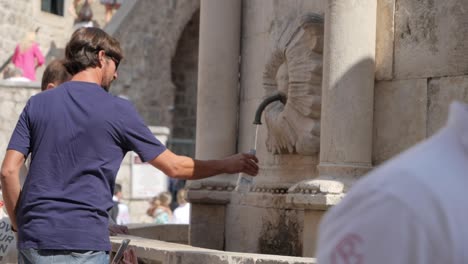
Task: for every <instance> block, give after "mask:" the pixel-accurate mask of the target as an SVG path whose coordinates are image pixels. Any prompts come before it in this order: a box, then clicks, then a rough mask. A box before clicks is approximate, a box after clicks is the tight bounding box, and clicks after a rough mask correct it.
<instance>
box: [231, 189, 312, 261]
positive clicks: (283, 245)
mask: <svg viewBox="0 0 468 264" xmlns="http://www.w3.org/2000/svg"><path fill="white" fill-rule="evenodd" d="M255 196H256V197H257V198H260V196H259V195H255ZM265 197H270V199H272V198H271V197H272V196H271V195H265ZM226 216H227V217H226V226H229V229H227V230H226V250H228V251H240V252H252V253H253V252H258V253H262V254H275V255H287V256H301V255H302V233H303V232H302V230H303V212H302V211H301V210H291V209H278V208H274V207H260V206H242V205H241V206H228V207H227V215H226Z"/></svg>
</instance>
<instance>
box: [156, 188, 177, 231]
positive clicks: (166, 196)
mask: <svg viewBox="0 0 468 264" xmlns="http://www.w3.org/2000/svg"><path fill="white" fill-rule="evenodd" d="M171 201H172V195H171V194H170V193H169V192H162V193H161V194H159V196H158V199H156V200H155V202H154V205H155V210H154V215H153V217H154V223H156V224H168V223H169V222H171V221H172V211H171V208H170V207H169V206H170V204H171Z"/></svg>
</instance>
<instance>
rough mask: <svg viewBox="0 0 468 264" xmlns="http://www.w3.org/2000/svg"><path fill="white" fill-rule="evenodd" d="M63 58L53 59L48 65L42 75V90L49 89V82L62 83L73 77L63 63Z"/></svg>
mask: <svg viewBox="0 0 468 264" xmlns="http://www.w3.org/2000/svg"><path fill="white" fill-rule="evenodd" d="M63 64H64V61H63V60H53V61H52V62H51V63H49V65H47V67H46V69H45V70H44V74H43V75H42V82H41V90H42V91H44V90H46V89H47V85H48V84H49V83H56V84H57V85H58V84H61V83H64V82H66V81H68V80H70V79H71V74H70V73H69V72H68V71H67V68H65V66H64V65H63Z"/></svg>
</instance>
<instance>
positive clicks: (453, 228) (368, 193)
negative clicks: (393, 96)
mask: <svg viewBox="0 0 468 264" xmlns="http://www.w3.org/2000/svg"><path fill="white" fill-rule="evenodd" d="M467 188H468V105H465V104H462V103H458V102H455V103H452V105H451V106H450V115H449V119H448V122H447V124H446V126H445V127H444V128H442V129H441V130H440V131H438V132H437V133H436V134H435V135H433V136H432V137H430V138H429V139H427V140H426V141H424V142H422V143H419V144H417V145H416V146H414V147H412V148H411V149H409V150H407V151H405V152H404V153H402V154H400V155H398V156H397V157H395V158H393V159H392V160H390V161H388V162H386V163H385V164H383V165H382V166H380V167H379V168H377V169H375V170H374V171H372V172H370V173H369V174H368V176H366V177H365V178H363V179H362V180H360V181H359V182H358V183H357V184H356V185H355V186H353V187H352V188H351V189H350V191H349V193H348V194H347V195H346V197H345V198H344V199H343V201H341V202H340V203H339V204H338V205H336V206H335V207H333V208H332V209H331V210H330V211H329V212H328V213H327V214H326V215H325V217H324V218H323V220H322V222H321V225H320V229H319V238H318V248H317V255H316V256H317V262H318V263H320V264H348V263H356V264H368V263H379V264H386V263H399V264H426V263H468V250H467V248H468V225H467V221H468V202H467V200H466V198H465V197H466V193H467Z"/></svg>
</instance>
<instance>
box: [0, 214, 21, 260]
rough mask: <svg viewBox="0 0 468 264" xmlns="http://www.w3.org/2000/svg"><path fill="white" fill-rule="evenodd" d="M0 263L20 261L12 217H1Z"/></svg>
mask: <svg viewBox="0 0 468 264" xmlns="http://www.w3.org/2000/svg"><path fill="white" fill-rule="evenodd" d="M0 263H1V264H10V263H18V249H17V248H16V236H15V233H13V231H11V225H10V218H8V217H3V218H2V219H0Z"/></svg>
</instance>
